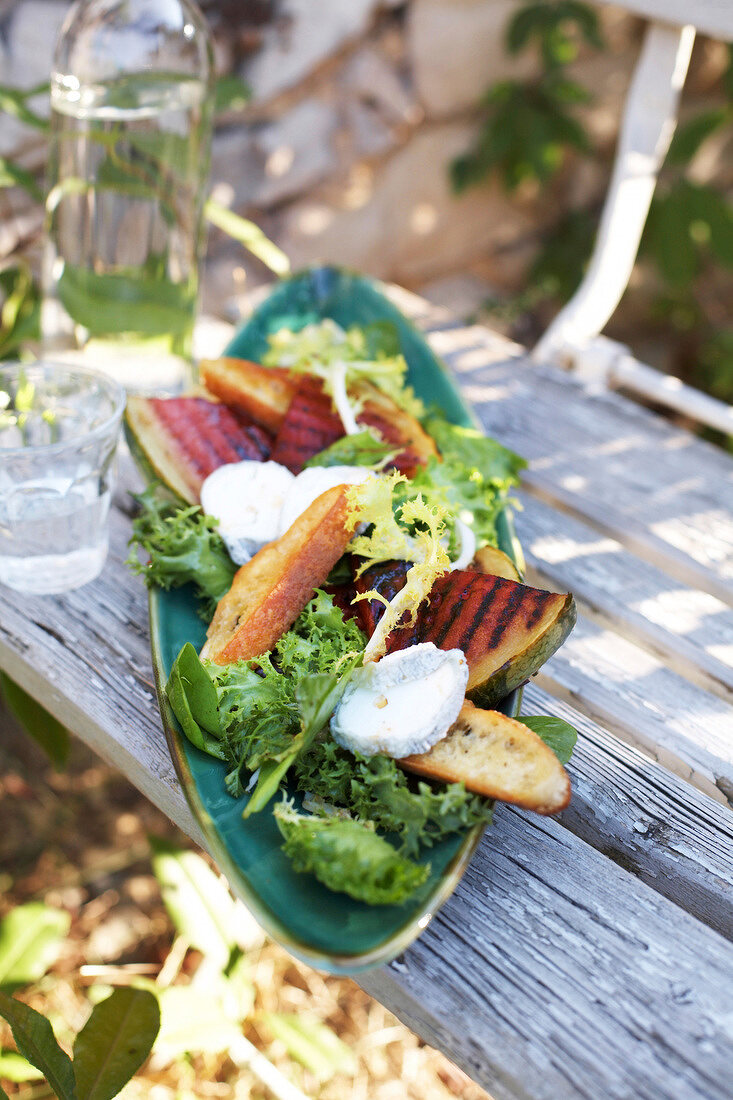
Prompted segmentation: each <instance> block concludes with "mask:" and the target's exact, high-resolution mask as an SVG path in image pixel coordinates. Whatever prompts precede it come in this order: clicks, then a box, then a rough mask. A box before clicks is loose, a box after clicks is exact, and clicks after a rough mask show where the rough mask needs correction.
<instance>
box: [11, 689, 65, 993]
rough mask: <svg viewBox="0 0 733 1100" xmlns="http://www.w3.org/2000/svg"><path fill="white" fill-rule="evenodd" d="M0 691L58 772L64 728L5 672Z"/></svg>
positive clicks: (63, 743) (61, 763)
mask: <svg viewBox="0 0 733 1100" xmlns="http://www.w3.org/2000/svg"><path fill="white" fill-rule="evenodd" d="M0 691H2V695H3V698H4V699H5V702H6V703H7V705H8V707H9V708H10V710H11V711H12V712H13V714H14V715H15V717H16V718H17V719H18V721H19V722H20V724H21V725H22V726H23V729H24V730H25V731H26V733H27V734H28V735H29V736H30V737H32V738H33V740H34V741H36V742H37V743H38V744H39V745H40V746H41V748H42V749H43V751H44V752H45V753H46V755H47V756H48V758H49V760H50V761H51V763H52V764H53V766H54V768H56V770H57V771H60V770H61V769H62V768H64V767H66V763H67V761H68V759H69V750H70V747H71V744H70V739H69V731H68V730H67V729H66V727H65V726H62V725H61V723H60V722H59V721H57V719H56V718H54V717H53V716H52V715H50V714H49V713H48V711H46V710H44V709H43V707H42V706H41V704H40V703H37V702H36V700H35V699H32V698H31V696H30V695H28V693H27V692H25V691H23V689H22V688H21V687H18V685H17V684H16V683H15V682H14V681H13V680H11V679H10V677H9V676H6V674H5V673H4V672H0ZM1 980H2V979H0V981H1Z"/></svg>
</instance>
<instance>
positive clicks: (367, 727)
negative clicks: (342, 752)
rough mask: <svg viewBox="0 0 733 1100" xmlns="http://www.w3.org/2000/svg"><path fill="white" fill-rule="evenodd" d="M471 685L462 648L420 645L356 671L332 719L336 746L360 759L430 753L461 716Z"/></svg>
mask: <svg viewBox="0 0 733 1100" xmlns="http://www.w3.org/2000/svg"><path fill="white" fill-rule="evenodd" d="M467 683H468V664H467V662H466V658H465V656H464V654H463V653H462V652H461V650H460V649H448V650H443V649H438V648H437V646H435V645H433V643H432V642H421V643H419V644H418V645H414V646H410V647H409V648H408V649H402V650H398V651H397V652H396V653H388V654H387V655H386V656H385V657H382V659H381V661H373V662H369V663H368V664H366V665H364V666H363V667H362V668H358V669H356V671H355V672H354V673H353V675H352V677H351V679H350V681H349V683H348V685H347V687H346V690H345V692H344V694H343V697H342V698H341V701H340V703H339V704H338V706H337V707H336V710H335V711H334V714H333V717H332V718H331V724H330V728H331V735H332V737H333V739H334V741H336V743H337V744H339V745H341V747H342V748H344V749H349V750H350V751H351V752H358V753H360V754H361V755H362V756H374V755H375V754H376V753H385V754H386V755H387V756H394V757H396V758H398V759H399V757H401V756H410V754H411V753H418V752H428V751H429V750H430V749H431V748H432V747H433V745H435V744H436V743H437V742H438V741H440V740H442V738H443V737H445V735H446V733H447V732H448V730H449V729H450V727H451V726H452V725H453V723H454V722H455V720H456V718H457V717H458V712H459V710H460V709H461V706H462V704H463V700H464V696H465V694H466V684H467Z"/></svg>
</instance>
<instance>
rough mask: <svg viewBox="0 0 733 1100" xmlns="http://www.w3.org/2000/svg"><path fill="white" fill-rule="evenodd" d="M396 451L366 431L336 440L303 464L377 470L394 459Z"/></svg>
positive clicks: (307, 465)
mask: <svg viewBox="0 0 733 1100" xmlns="http://www.w3.org/2000/svg"><path fill="white" fill-rule="evenodd" d="M395 454H396V450H395V448H394V447H391V446H389V444H387V443H382V441H381V440H379V439H377V438H376V437H375V436H374V435H372V433H371V432H370V431H369V430H368V429H367V430H365V431H363V432H356V434H355V435H345V436H344V437H343V439H337V440H336V442H335V443H332V444H331V446H330V447H326V449H325V450H324V451H319V453H318V454H317V455H313V457H312V458H309V459H308V460H307V462H306V463H305V466H306V467H310V466H371V467H372V468H375V469H378V468H380V467H382V466H384V465H385V464H386V463H387V462H388V461H389V460H390V459H392V458H394V456H395Z"/></svg>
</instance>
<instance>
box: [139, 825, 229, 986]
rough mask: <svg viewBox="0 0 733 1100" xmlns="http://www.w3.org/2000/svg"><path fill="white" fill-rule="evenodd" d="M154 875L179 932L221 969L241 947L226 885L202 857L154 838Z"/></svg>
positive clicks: (152, 844) (152, 842) (151, 842)
mask: <svg viewBox="0 0 733 1100" xmlns="http://www.w3.org/2000/svg"><path fill="white" fill-rule="evenodd" d="M150 846H151V848H152V850H153V871H154V872H155V877H156V878H157V879H158V882H159V883H160V887H161V892H162V894H163V901H164V902H165V906H166V909H167V910H168V912H169V914H170V917H171V920H172V921H173V923H174V925H175V926H176V928H177V930H178V932H179V933H180V934H181V935H182V936H185V938H186V939H187V940H188V942H189V943H190V944H191V946H192V947H195V948H196V949H197V950H198V951H201V953H202V954H204V955H206V957H207V958H210V959H212V960H213V962H214V963H215V964H216V965H217V966H219V967H220V968H222V969H223V968H224V967H225V966H226V964H227V962H228V961H229V958H230V955H231V953H232V949H233V948H234V947H235V946H236V945H237V910H236V905H235V903H234V901H233V900H232V896H231V894H230V893H229V890H228V889H227V887H226V885H225V884H224V882H223V881H222V880H221V879H220V878H219V877H218V876H217V875H215V874H214V872H213V871H212V870H211V868H210V867H208V866H207V864H206V863H204V861H203V859H202V858H201V856H199V855H197V854H196V853H195V852H188V851H184V850H181V849H180V848H176V847H175V845H173V844H169V843H168V842H167V841H165V840H163V839H161V838H157V837H151V838H150Z"/></svg>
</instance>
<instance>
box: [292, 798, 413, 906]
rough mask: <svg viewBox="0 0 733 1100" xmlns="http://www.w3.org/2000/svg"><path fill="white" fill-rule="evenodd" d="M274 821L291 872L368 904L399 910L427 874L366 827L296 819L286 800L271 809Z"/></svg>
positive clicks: (304, 816)
mask: <svg viewBox="0 0 733 1100" xmlns="http://www.w3.org/2000/svg"><path fill="white" fill-rule="evenodd" d="M275 820H276V822H277V825H278V828H279V830H280V832H281V833H282V835H283V837H284V839H285V844H284V846H283V851H284V852H285V855H286V856H288V858H289V859H290V860H291V862H292V864H293V867H294V868H295V870H296V871H310V872H311V873H312V874H314V875H315V876H316V878H317V879H319V881H320V882H322V883H324V885H326V886H328V888H329V889H330V890H337V891H340V892H342V893H345V894H349V895H350V897H352V898H356V899H357V900H358V901H364V902H366V903H367V904H368V905H399V904H400V902H403V901H405V900H406V899H407V898H409V897H410V896H411V895H412V894H413V893H414V892H415V890H416V889H417V888H418V887H419V886H422V884H423V883H424V882H425V881H426V879H427V877H428V875H429V874H430V866H429V864H419V863H413V862H412V860H409V859H407V858H406V857H405V856H402V855H400V854H399V853H398V852H397V851H395V849H394V848H393V847H392V845H391V844H390V843H389V841H387V840H385V839H384V838H383V837H381V836H379V835H378V834H377V833H375V832H374V826H373V825H372V824H371V823H370V822H366V821H358V820H354V819H349V818H343V817H335V816H331V817H315V816H312V815H308V814H300V813H298V812H297V810H296V809H295V807H294V806H293V803H292V802H289V801H287V800H284V801H283V802H280V803H278V805H277V806H276V807H275Z"/></svg>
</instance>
